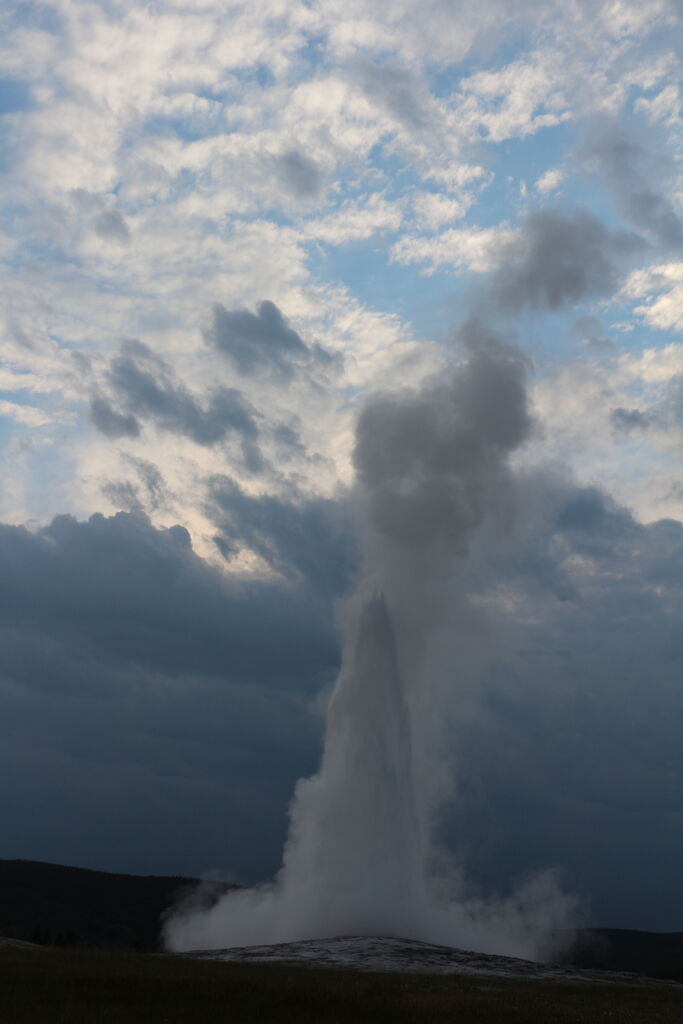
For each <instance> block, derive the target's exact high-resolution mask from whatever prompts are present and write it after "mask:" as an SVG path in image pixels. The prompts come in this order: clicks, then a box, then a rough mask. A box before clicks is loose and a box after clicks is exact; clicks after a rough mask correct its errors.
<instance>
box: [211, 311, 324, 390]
mask: <svg viewBox="0 0 683 1024" xmlns="http://www.w3.org/2000/svg"><path fill="white" fill-rule="evenodd" d="M205 338H206V341H207V344H209V345H210V346H211V347H212V348H216V349H217V350H218V351H219V352H220V353H221V354H222V355H224V356H226V357H227V358H228V359H229V360H230V361H231V362H232V363H233V365H234V366H235V367H236V369H237V370H238V371H239V372H240V373H241V374H243V375H244V376H245V377H249V376H254V375H255V374H257V373H262V372H263V371H271V372H274V373H276V374H278V375H280V376H282V377H285V378H290V377H292V375H293V374H294V372H295V370H299V369H302V368H303V367H308V368H318V369H322V370H324V369H329V368H331V367H332V366H333V365H334V364H335V363H336V362H337V360H336V358H335V357H334V356H333V355H332V354H331V353H329V352H327V351H326V350H325V349H324V348H322V347H321V346H320V345H318V344H313V345H310V346H309V345H307V344H306V343H305V342H304V341H303V340H302V339H301V337H300V336H299V335H298V334H297V332H296V331H295V330H293V329H292V328H291V327H289V326H288V324H287V321H286V320H285V318H284V317H283V315H282V313H281V312H280V310H279V309H278V307H277V306H276V305H275V303H274V302H269V301H265V302H261V303H260V305H259V307H258V310H257V312H256V313H250V312H249V310H246V309H232V310H227V309H226V308H225V307H224V306H222V305H220V303H217V304H216V305H215V306H214V307H213V322H212V324H211V327H210V328H209V329H208V330H207V331H206V333H205Z"/></svg>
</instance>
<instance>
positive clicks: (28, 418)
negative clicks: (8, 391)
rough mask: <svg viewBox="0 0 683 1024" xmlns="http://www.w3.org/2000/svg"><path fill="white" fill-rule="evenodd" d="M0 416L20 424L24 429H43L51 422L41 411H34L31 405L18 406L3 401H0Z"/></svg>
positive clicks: (15, 403) (14, 403)
mask: <svg viewBox="0 0 683 1024" xmlns="http://www.w3.org/2000/svg"><path fill="white" fill-rule="evenodd" d="M0 416H6V417H7V418H8V419H11V420H14V421H15V422H16V423H22V424H23V425H24V426H26V427H43V426H45V424H46V423H50V422H51V417H50V416H47V415H46V414H45V413H44V412H43V411H42V410H41V409H36V408H35V407H34V406H32V405H19V404H18V403H17V402H8V401H6V400H5V399H0Z"/></svg>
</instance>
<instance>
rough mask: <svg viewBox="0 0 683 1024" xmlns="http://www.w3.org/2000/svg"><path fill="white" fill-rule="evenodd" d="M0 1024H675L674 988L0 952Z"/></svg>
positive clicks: (682, 990) (54, 951)
mask: <svg viewBox="0 0 683 1024" xmlns="http://www.w3.org/2000/svg"><path fill="white" fill-rule="evenodd" d="M0 1020H1V1021H2V1022H3V1024H5V1022H6V1024H228V1022H230V1024H250V1022H254V1024H256V1022H258V1024H341V1022H344V1024H347V1022H350V1021H354V1022H358V1024H363V1022H368V1024H370V1022H372V1024H383V1022H385V1021H386V1022H389V1021H391V1022H392V1024H408V1022H410V1024H421V1022H425V1024H428V1022H429V1024H438V1022H442V1021H443V1022H446V1021H449V1022H453V1021H457V1022H458V1024H503V1022H505V1024H579V1022H581V1024H680V1022H681V1020H683V987H678V986H668V985H665V984H662V983H659V984H656V983H644V984H635V985H611V984H602V983H587V982H573V983H565V982H553V981H518V980H510V979H500V980H499V979H496V978H472V977H462V976H455V975H451V976H449V977H443V976H434V975H431V976H430V975H402V974H365V973H360V972H348V971H331V970H329V971H328V970H320V969H317V968H306V967H289V966H277V965H273V964H228V963H220V962H219V963H217V962H210V961H209V962H207V961H202V960H190V959H182V958H174V957H170V956H158V955H154V954H150V953H126V952H123V951H121V950H107V951H104V950H75V949H59V948H54V947H53V948H47V947H15V948H12V947H5V948H3V947H2V946H0Z"/></svg>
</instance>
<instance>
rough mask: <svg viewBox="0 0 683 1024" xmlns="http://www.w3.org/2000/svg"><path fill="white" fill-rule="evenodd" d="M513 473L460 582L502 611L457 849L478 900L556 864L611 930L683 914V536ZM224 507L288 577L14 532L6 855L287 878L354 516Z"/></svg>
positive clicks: (672, 527) (6, 659)
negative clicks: (500, 514)
mask: <svg viewBox="0 0 683 1024" xmlns="http://www.w3.org/2000/svg"><path fill="white" fill-rule="evenodd" d="M519 372H523V371H519ZM462 400H463V401H465V400H467V399H466V395H465V394H464V392H463V395H462ZM471 401H472V402H473V403H475V405H476V399H475V397H474V396H473V397H472V399H471ZM513 405H514V403H513ZM418 413H419V410H415V414H416V415H418ZM390 418H391V417H390ZM418 418H419V417H418ZM516 423H517V426H516V427H515V431H516V432H519V431H520V430H524V429H526V427H525V426H524V423H525V420H524V417H523V416H522V417H521V418H517V419H516ZM500 430H501V434H499V435H498V436H499V437H500V436H505V437H508V438H511V437H512V433H514V432H515V431H513V432H512V433H511V432H510V430H509V428H508V429H506V430H503V429H502V428H500ZM434 432H436V433H437V436H438V429H437V425H436V424H432V425H431V426H430V428H429V430H428V431H427V432H426V433H425V432H424V431H423V434H424V436H425V437H426V436H427V434H429V435H430V436H433V434H434ZM506 443H507V442H506ZM430 444H431V442H430ZM399 447H400V446H399ZM438 448H439V445H438V443H437V449H438ZM377 457H379V455H378V456H377ZM435 457H438V458H443V459H451V458H462V457H463V456H462V455H458V454H457V453H454V454H449V453H448V452H447V451H445V450H441V451H440V453H439V452H437V455H435ZM406 458H407V459H408V461H410V460H411V459H412V458H413V456H411V455H410V454H407V455H406ZM415 458H417V456H415ZM418 463H419V460H418V461H417V462H415V463H414V465H415V466H417V465H418ZM411 464H413V463H411ZM392 465H393V462H392ZM385 469H386V473H385V470H382V478H383V479H388V478H389V475H390V472H389V471H390V467H389V466H387V467H385ZM398 470H399V471H400V466H398ZM510 486H512V487H513V489H514V490H513V497H514V501H515V504H516V505H517V507H518V515H517V517H516V520H515V524H514V526H512V527H511V528H510V529H509V530H508V531H507V532H506V531H502V532H501V531H500V530H497V529H496V530H493V531H489V532H486V531H484V532H483V533H482V534H481V535H480V536H479V535H477V537H475V538H473V540H472V545H471V551H470V554H469V555H468V557H467V558H466V559H465V561H464V562H463V563H462V565H461V570H460V571H461V574H462V577H463V581H462V582H463V585H464V586H466V587H467V591H468V594H469V595H470V597H471V599H472V600H473V601H474V602H475V604H476V603H482V605H483V607H489V606H490V603H491V601H493V602H496V601H497V599H498V597H499V596H500V597H501V598H502V600H503V604H502V606H501V607H503V608H504V609H505V610H506V612H505V615H506V618H505V622H504V629H502V630H501V631H499V633H498V639H497V641H496V647H495V649H494V650H493V652H492V653H493V658H492V665H491V668H490V670H489V673H488V676H487V680H486V683H485V693H486V699H485V702H484V707H483V709H482V710H481V711H480V712H479V713H478V714H477V715H476V716H474V717H469V718H467V722H466V725H467V728H465V729H463V730H462V731H455V732H453V734H452V740H451V742H452V743H453V744H454V746H455V747H457V752H458V757H457V761H458V766H459V767H458V787H457V794H458V796H457V800H456V801H455V802H454V804H453V805H452V806H451V807H449V808H448V810H447V811H446V812H445V813H444V816H443V820H442V835H443V837H444V839H446V840H447V839H448V837H449V836H455V835H456V834H457V836H458V843H457V845H458V847H459V848H462V846H463V837H465V846H466V848H467V851H468V853H469V855H470V857H471V863H470V873H471V874H472V875H473V876H474V877H476V879H477V880H478V881H480V882H481V884H482V886H483V887H484V888H485V889H491V888H493V889H503V890H504V889H505V888H506V887H508V886H509V885H512V884H513V882H514V881H515V880H516V877H515V876H519V875H521V874H525V873H527V872H528V871H529V870H531V869H533V868H535V867H545V866H547V865H548V864H558V865H560V866H561V867H562V868H563V869H564V871H565V875H566V878H567V882H568V884H570V885H571V886H573V887H575V888H580V889H581V891H583V892H584V893H586V894H588V896H589V897H590V899H591V902H592V904H593V906H594V909H595V913H596V918H597V920H598V921H599V922H600V923H602V924H606V925H607V924H612V925H615V926H623V927H634V926H640V927H654V928H657V927H660V928H680V922H681V919H682V917H683V904H682V903H681V897H680V895H679V894H680V886H679V885H678V881H679V871H680V859H681V857H683V848H682V847H681V837H680V829H679V826H678V822H679V821H680V814H681V811H682V810H683V790H682V789H681V784H680V779H681V777H683V764H682V763H681V747H680V727H681V724H683V708H682V706H681V701H682V699H683V695H682V694H681V689H680V685H679V678H680V664H681V661H682V659H683V648H682V647H681V644H683V607H682V606H681V599H680V580H681V578H683V527H681V524H680V523H676V522H672V521H663V522H661V523H654V524H651V525H649V526H643V525H641V524H639V523H637V522H636V521H635V520H634V519H633V518H632V517H631V516H630V515H629V514H628V512H626V511H625V510H624V509H622V508H620V507H619V506H618V505H616V504H615V503H614V502H612V501H611V500H610V499H609V498H607V497H606V496H605V495H604V494H603V492H601V491H600V490H599V489H598V488H577V487H576V486H575V485H573V484H571V482H568V481H567V480H565V479H563V478H561V477H559V476H557V475H555V476H553V475H551V474H548V473H538V472H537V473H533V474H526V475H524V476H519V477H517V478H516V481H514V480H513V481H511V483H510ZM213 498H214V500H215V508H214V512H215V516H216V518H217V520H218V518H219V517H220V516H223V517H224V522H223V524H222V529H224V531H225V533H224V536H225V539H226V541H227V543H228V544H229V545H232V548H233V549H234V548H235V547H236V546H239V545H242V544H248V545H253V547H254V549H255V550H259V551H260V553H262V554H263V556H264V557H265V558H266V560H267V561H270V562H271V564H274V565H275V566H276V567H277V568H278V571H279V572H280V573H281V575H282V576H283V577H285V582H281V583H277V582H272V581H270V582H269V581H264V580H262V581H254V580H247V579H235V578H230V577H228V578H226V577H225V575H224V574H223V573H221V572H220V571H218V570H216V569H214V568H212V567H210V566H209V565H207V564H206V563H205V562H204V561H202V559H200V558H198V557H197V555H196V554H194V552H193V551H192V548H191V545H190V542H189V537H188V534H187V532H186V531H185V530H184V529H183V528H182V527H174V528H172V529H170V530H157V529H155V528H153V527H152V526H151V525H150V523H149V522H148V521H147V520H146V519H145V518H144V517H142V516H140V515H127V514H119V515H117V516H113V517H111V518H105V517H102V516H94V517H92V518H91V519H90V520H89V521H88V522H78V521H76V520H74V519H73V518H71V517H69V516H59V517H57V518H56V519H55V520H54V521H53V522H52V523H51V524H50V525H49V526H48V527H45V528H44V529H42V530H39V531H37V532H35V533H31V532H29V531H28V530H25V529H23V528H20V527H13V526H3V527H0V693H1V694H2V704H3V715H2V718H1V720H0V771H2V773H3V777H4V778H8V779H12V785H11V786H6V787H3V789H2V792H1V793H0V819H1V820H2V821H3V824H4V828H3V838H2V851H0V852H1V853H2V855H5V856H26V857H37V858H44V859H48V860H50V859H52V860H58V861H63V862H67V863H82V864H89V865H92V866H100V867H109V868H112V869H114V870H133V871H150V872H154V871H157V872H158V871H168V872H178V871H182V872H186V873H190V874H191V873H196V872H200V871H202V870H204V869H205V868H223V869H224V870H226V871H228V870H229V871H235V872H237V873H238V874H239V875H240V876H241V877H243V878H244V879H254V878H256V877H266V876H267V875H268V874H270V873H271V872H272V871H274V870H275V869H276V867H277V866H278V864H279V858H280V851H281V847H282V840H283V836H284V829H285V821H286V806H287V804H288V802H289V800H290V798H291V793H292V788H293V785H294V782H295V781H296V779H297V778H298V777H300V776H302V775H306V774H308V773H310V772H312V771H313V770H314V769H315V767H316V764H317V758H318V756H319V742H320V735H319V734H320V728H321V723H320V722H316V720H315V719H314V718H311V716H310V715H309V713H308V712H307V710H306V707H305V704H304V701H305V700H308V699H309V698H311V697H312V696H313V695H314V694H315V693H316V692H317V691H318V690H319V689H320V688H321V687H323V686H325V684H327V683H329V682H330V681H331V680H332V678H333V677H334V675H335V673H336V670H337V665H338V657H339V652H338V646H337V636H336V632H335V629H334V625H333V608H332V601H333V598H334V596H335V595H336V594H337V593H338V592H339V590H340V589H343V588H345V587H346V585H347V581H348V579H349V577H350V576H351V575H352V574H353V572H354V568H353V566H354V559H353V556H349V549H348V541H344V540H342V539H341V538H342V537H343V533H344V531H343V529H341V528H339V525H338V524H339V522H340V521H341V522H342V523H343V522H344V517H345V510H344V507H343V505H342V507H341V508H340V509H339V510H338V511H336V512H335V509H334V508H333V505H332V503H330V504H328V505H327V506H325V504H324V503H321V502H316V501H313V502H311V503H309V504H307V503H306V502H305V501H304V500H299V501H298V502H297V501H291V502H290V503H289V504H287V503H286V502H285V501H284V500H281V501H270V500H262V499H258V498H249V497H248V496H245V495H243V494H242V493H241V492H239V491H238V490H237V489H235V488H234V487H233V486H230V485H229V483H228V482H226V481H216V482H215V486H214V491H213ZM309 537H310V538H311V542H310V549H309V548H308V547H307V539H308V538H309ZM577 566H580V567H581V566H583V567H584V569H580V570H578V571H577ZM496 607H498V606H497V605H496ZM446 625H447V624H446ZM459 671H460V665H459V660H458V658H456V659H455V660H454V662H453V664H452V672H453V673H454V674H457V673H459ZM453 685H455V682H454V683H453ZM28 809H30V813H29V811H28ZM615 865H618V871H617V870H615Z"/></svg>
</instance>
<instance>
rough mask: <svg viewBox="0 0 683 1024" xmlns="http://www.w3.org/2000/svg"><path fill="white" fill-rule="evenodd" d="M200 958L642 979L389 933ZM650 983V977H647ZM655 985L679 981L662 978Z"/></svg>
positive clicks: (203, 953) (519, 975) (438, 971)
mask: <svg viewBox="0 0 683 1024" xmlns="http://www.w3.org/2000/svg"><path fill="white" fill-rule="evenodd" d="M184 955H186V956H188V955H189V956H193V957H196V958H198V959H202V960H222V961H230V962H233V963H273V964H275V963H280V964H305V965H307V966H312V967H335V968H343V969H347V970H356V971H390V972H402V971H407V972H410V973H420V974H465V975H468V974H469V975H491V976H496V977H500V978H544V979H555V980H558V981H559V980H571V981H593V982H602V983H603V984H604V983H607V982H612V983H615V982H617V983H619V982H620V983H630V984H642V983H644V981H645V979H643V978H642V977H640V976H639V975H637V974H627V973H625V972H616V971H585V970H577V969H576V968H572V967H567V966H565V965H562V964H539V963H536V962H535V961H533V960H522V959H520V958H519V957H511V956H496V955H491V954H487V953H473V952H470V951H468V950H465V949H455V948H454V947H452V946H438V945H435V944H434V943H431V942H419V941H417V940H416V939H400V938H393V937H391V936H385V935H371V936H368V935H341V936H338V937H336V938H331V939H306V940H304V941H302V942H279V943H275V944H274V945H269V946H235V947H232V948H230V949H210V950H199V951H197V952H191V953H189V954H184ZM647 983H648V984H649V983H650V979H647ZM656 984H662V985H667V984H672V985H676V987H678V988H680V989H681V991H682V992H683V986H680V985H677V983H676V982H665V981H660V982H656Z"/></svg>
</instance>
